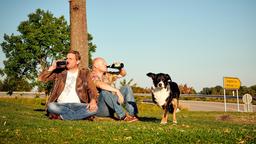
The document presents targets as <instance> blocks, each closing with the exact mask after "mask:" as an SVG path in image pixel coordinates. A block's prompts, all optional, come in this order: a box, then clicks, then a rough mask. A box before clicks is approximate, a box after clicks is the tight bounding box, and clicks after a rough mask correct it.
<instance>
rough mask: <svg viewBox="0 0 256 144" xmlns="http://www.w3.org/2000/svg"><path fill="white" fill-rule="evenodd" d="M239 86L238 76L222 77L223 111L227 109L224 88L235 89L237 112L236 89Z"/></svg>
mask: <svg viewBox="0 0 256 144" xmlns="http://www.w3.org/2000/svg"><path fill="white" fill-rule="evenodd" d="M240 86H241V82H240V80H239V78H235V77H224V78H223V87H224V107H225V112H226V111H227V104H226V90H236V96H237V111H238V112H239V111H240V109H239V97H238V89H239V88H240Z"/></svg>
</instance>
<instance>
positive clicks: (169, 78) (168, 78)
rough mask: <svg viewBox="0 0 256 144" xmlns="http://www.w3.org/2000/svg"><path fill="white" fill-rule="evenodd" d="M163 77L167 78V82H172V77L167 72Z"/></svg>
mask: <svg viewBox="0 0 256 144" xmlns="http://www.w3.org/2000/svg"><path fill="white" fill-rule="evenodd" d="M165 78H166V79H167V80H168V82H172V79H171V77H170V76H169V75H168V74H165Z"/></svg>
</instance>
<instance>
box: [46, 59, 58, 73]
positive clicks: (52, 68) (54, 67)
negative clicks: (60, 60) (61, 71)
mask: <svg viewBox="0 0 256 144" xmlns="http://www.w3.org/2000/svg"><path fill="white" fill-rule="evenodd" d="M56 63H57V61H53V62H52V65H51V66H50V67H49V68H48V71H53V70H55V69H56V67H57V66H56Z"/></svg>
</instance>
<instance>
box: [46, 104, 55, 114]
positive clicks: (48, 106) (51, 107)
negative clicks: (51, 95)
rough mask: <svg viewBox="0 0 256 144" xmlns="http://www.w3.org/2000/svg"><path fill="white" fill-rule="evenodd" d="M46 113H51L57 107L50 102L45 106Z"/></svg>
mask: <svg viewBox="0 0 256 144" xmlns="http://www.w3.org/2000/svg"><path fill="white" fill-rule="evenodd" d="M47 109H48V112H50V113H53V112H54V111H56V110H57V109H58V106H57V105H56V103H55V102H51V103H49V104H48V105H47Z"/></svg>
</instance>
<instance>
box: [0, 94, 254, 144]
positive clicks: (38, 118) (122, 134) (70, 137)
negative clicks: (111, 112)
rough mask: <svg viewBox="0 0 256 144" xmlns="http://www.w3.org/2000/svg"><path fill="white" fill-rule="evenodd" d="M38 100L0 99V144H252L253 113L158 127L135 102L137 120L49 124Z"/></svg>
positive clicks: (188, 116) (203, 116)
mask: <svg viewBox="0 0 256 144" xmlns="http://www.w3.org/2000/svg"><path fill="white" fill-rule="evenodd" d="M43 102H44V100H43V99H39V98H34V99H24V98H16V99H11V98H9V99H8V98H1V99H0V143H4V144H8V143H111V144H112V143H119V144H120V143H122V144H124V143H143V144H144V143H149V144H152V143H256V114H255V113H238V112H226V113H225V112H189V111H181V112H179V113H177V119H178V124H177V125H172V123H171V122H170V121H171V119H172V115H170V116H169V120H170V121H169V123H168V124H167V125H160V119H161V110H160V108H159V107H157V106H155V105H152V104H141V103H139V105H138V107H139V111H140V113H139V116H140V119H141V120H140V121H139V122H135V123H126V122H123V121H115V120H111V119H96V120H95V121H86V120H80V121H60V120H49V119H48V118H47V117H46V116H45V112H44V106H42V105H41V103H43Z"/></svg>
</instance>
